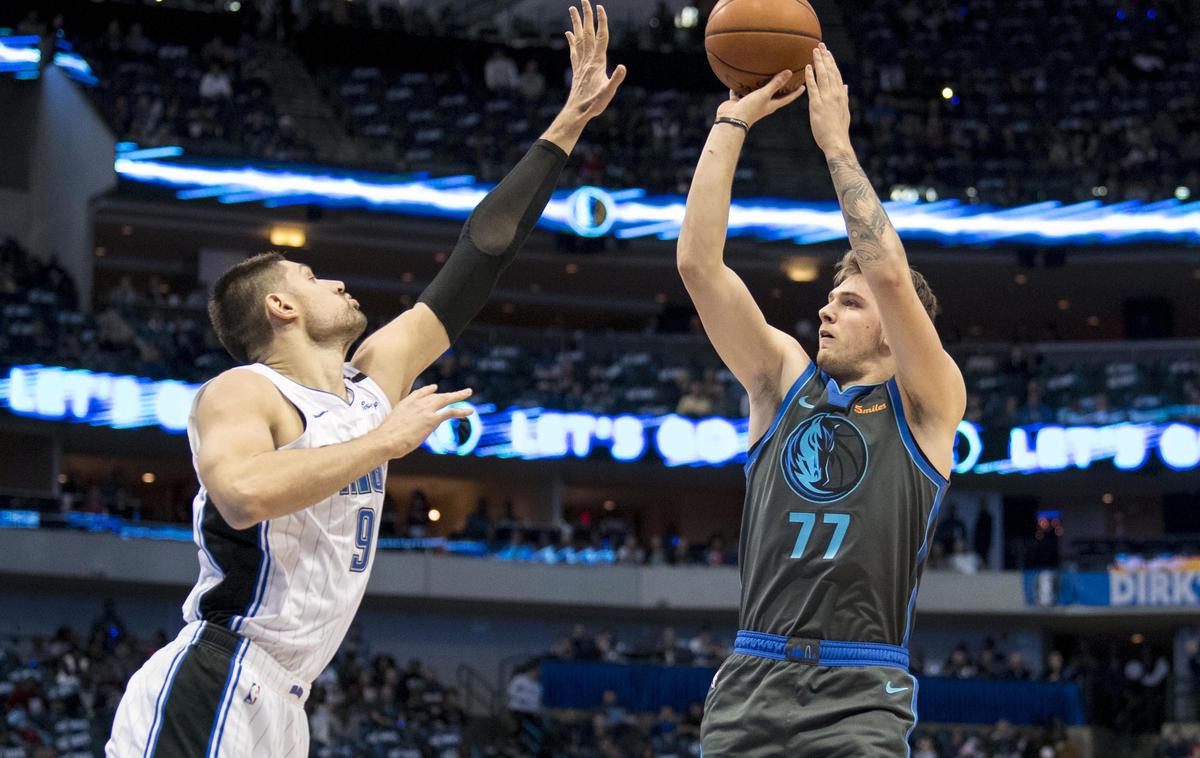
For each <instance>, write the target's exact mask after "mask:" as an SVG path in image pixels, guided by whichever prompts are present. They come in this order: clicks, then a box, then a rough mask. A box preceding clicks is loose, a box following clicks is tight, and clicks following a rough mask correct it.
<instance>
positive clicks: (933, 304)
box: [833, 250, 938, 321]
mask: <svg viewBox="0 0 1200 758" xmlns="http://www.w3.org/2000/svg"><path fill="white" fill-rule="evenodd" d="M834 271H835V272H836V273H834V275H833V286H834V287H837V286H839V285H841V283H842V282H844V281H846V280H847V279H849V278H850V277H852V276H855V275H857V274H861V273H862V265H861V264H859V262H858V253H856V252H854V251H853V250H851V251H849V252H848V253H846V254H845V255H843V256H842V259H841V260H840V261H838V262H837V265H836V266H835V267H834ZM908 272H909V273H910V274H912V283H913V289H915V290H916V291H917V297H918V298H920V300H921V305H923V306H925V312H926V313H928V314H929V320H930V321H933V320H934V318H935V317H936V316H937V309H938V299H937V295H935V294H933V289H931V288H930V286H929V282H928V281H926V280H925V277H924V276H923V275H922V274H921V272H920V271H917V270H916V269H915V268H913V267H911V266H909V268H908Z"/></svg>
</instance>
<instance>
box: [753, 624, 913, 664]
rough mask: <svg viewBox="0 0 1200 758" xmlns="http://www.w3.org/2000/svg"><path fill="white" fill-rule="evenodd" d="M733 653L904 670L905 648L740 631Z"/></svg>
mask: <svg viewBox="0 0 1200 758" xmlns="http://www.w3.org/2000/svg"><path fill="white" fill-rule="evenodd" d="M733 652H735V653H741V654H743V655H756V656H758V657H759V658H769V659H771V660H774V661H795V662H798V663H808V664H812V665H814V666H890V667H892V668H898V669H903V670H905V671H908V650H907V649H906V648H903V647H900V646H899V645H887V644H884V643H880V642H838V641H836V640H817V639H805V638H802V637H784V636H782V635H779V634H764V633H763V632H748V631H745V630H742V631H739V632H738V633H737V637H736V638H735V639H734V643H733Z"/></svg>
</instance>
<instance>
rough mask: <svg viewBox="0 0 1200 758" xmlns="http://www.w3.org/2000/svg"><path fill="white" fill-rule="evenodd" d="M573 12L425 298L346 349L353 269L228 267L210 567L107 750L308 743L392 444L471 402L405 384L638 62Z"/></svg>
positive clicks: (492, 274)
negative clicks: (568, 80) (309, 706)
mask: <svg viewBox="0 0 1200 758" xmlns="http://www.w3.org/2000/svg"><path fill="white" fill-rule="evenodd" d="M570 14H571V31H569V32H567V40H568V43H569V45H570V54H571V67H572V70H573V72H574V78H573V81H572V85H571V91H570V94H569V96H568V98H567V103H566V105H565V107H564V108H563V110H562V112H561V113H560V114H559V115H558V117H557V118H556V119H555V120H554V122H553V123H552V124H551V126H550V128H549V129H548V130H547V131H546V132H545V133H544V134H543V135H542V138H541V139H540V140H538V141H537V142H536V143H534V145H533V147H532V148H531V149H530V150H529V152H528V153H527V154H526V155H525V157H524V158H522V160H521V161H520V162H519V163H518V164H517V166H516V167H515V168H514V169H513V170H512V171H511V172H510V173H509V174H508V176H506V177H505V178H504V180H503V181H502V182H501V183H500V184H499V185H498V186H497V187H496V188H495V189H493V190H492V191H491V192H490V193H489V194H488V195H487V197H485V198H484V199H483V201H482V202H481V203H480V204H479V205H478V207H477V208H476V209H475V210H474V211H473V212H472V214H471V216H470V218H469V219H468V220H467V222H466V224H465V225H464V227H463V231H462V234H461V236H460V238H459V241H458V244H457V246H456V247H455V249H454V252H453V254H452V255H450V257H449V258H448V259H447V261H446V263H445V265H444V266H443V268H442V269H441V271H440V272H439V273H438V275H437V276H436V277H435V278H434V280H433V281H432V282H431V283H430V285H429V286H428V288H427V289H426V290H425V291H424V293H423V294H422V295H421V297H420V301H419V303H418V304H417V305H416V306H414V307H413V308H412V309H410V310H409V311H407V312H405V313H403V314H401V315H400V316H398V317H397V318H396V319H394V320H393V321H392V322H390V323H389V324H387V325H386V326H384V327H383V328H381V329H380V330H379V331H377V332H375V333H374V334H372V335H370V336H369V337H367V339H366V340H365V341H364V342H363V343H362V345H361V346H360V347H359V348H358V349H357V350H356V351H355V353H354V355H353V356H352V357H351V358H350V360H349V362H347V361H346V353H347V351H348V350H349V348H350V346H351V345H352V344H353V343H354V342H355V341H356V340H357V339H358V337H359V336H360V335H361V334H362V333H363V330H364V329H365V327H366V323H367V320H366V317H365V316H364V315H363V314H362V312H361V311H360V310H359V307H358V302H357V301H356V300H354V299H353V298H352V297H350V295H349V293H347V292H346V291H345V288H344V287H343V285H342V283H341V282H339V281H334V280H330V279H318V278H317V276H316V274H315V273H314V272H313V271H312V270H311V269H310V268H309V267H307V266H303V265H300V264H298V263H295V262H292V261H288V260H285V259H284V258H283V257H282V256H280V255H278V254H270V253H269V254H265V255H260V256H256V257H254V258H251V259H249V260H247V261H244V262H242V263H239V264H238V265H236V266H234V267H233V268H232V269H230V270H229V271H228V272H226V273H225V274H224V275H223V276H222V277H221V278H220V280H219V281H218V282H217V284H216V286H215V287H214V291H213V298H212V301H211V303H210V305H209V313H210V316H211V318H212V321H213V326H214V328H215V329H216V332H217V334H218V336H219V337H220V339H221V342H222V344H223V345H224V346H225V347H226V349H228V350H229V352H230V354H231V355H232V356H233V357H234V358H235V359H236V360H238V361H239V362H240V363H244V364H247V365H244V366H239V367H237V368H234V369H231V370H229V371H226V372H225V373H223V374H221V375H220V376H218V377H217V378H215V379H213V380H212V381H211V382H208V383H207V384H206V385H205V386H204V387H203V388H201V390H200V392H199V393H198V395H197V399H196V403H195V405H194V407H193V410H192V414H191V417H190V419H189V421H188V439H189V442H190V443H191V447H192V454H193V460H194V463H195V466H196V473H197V477H198V478H199V480H200V490H199V492H198V494H197V495H196V498H195V501H194V502H193V506H192V509H193V528H194V535H195V541H196V544H197V545H198V546H199V548H200V550H199V560H200V577H199V579H198V581H197V582H196V586H195V587H194V588H193V589H192V592H191V594H190V595H189V596H188V598H187V601H186V602H185V604H184V607H183V615H184V619H185V621H186V622H187V624H186V626H185V627H184V628H183V630H182V631H181V632H180V633H179V636H178V637H177V638H176V639H175V640H174V641H173V642H171V643H170V644H168V645H167V646H165V647H164V648H162V649H161V650H159V651H158V652H157V653H155V654H154V655H153V656H152V657H151V658H150V660H149V661H147V663H146V664H145V665H144V666H143V667H142V668H141V669H140V670H139V671H138V672H137V673H135V674H134V675H133V677H132V678H131V679H130V681H129V684H128V686H127V688H126V692H125V696H124V697H123V698H122V700H121V704H120V706H119V708H118V710H117V715H116V719H115V722H114V724H113V729H112V738H111V740H110V741H109V743H108V746H107V748H106V753H107V755H108V756H109V758H133V757H134V756H141V757H145V756H170V757H171V758H180V757H183V756H188V757H193V758H200V757H201V756H205V757H214V758H218V757H220V756H231V757H232V756H239V757H240V756H268V755H269V756H307V755H308V752H309V747H308V721H307V718H306V716H305V713H304V703H305V700H306V699H307V698H308V694H309V684H310V682H312V680H313V679H315V678H316V677H317V675H318V674H320V673H321V671H322V670H323V669H324V668H325V667H326V665H327V664H328V663H329V661H330V660H331V659H332V658H333V656H334V653H335V652H336V651H337V649H338V646H339V645H340V644H341V642H342V638H343V637H344V636H345V633H346V630H347V629H348V628H349V626H350V622H351V620H352V619H353V618H354V614H355V613H356V611H357V610H358V606H359V603H360V601H361V600H362V596H363V592H364V590H365V588H366V585H367V579H368V577H369V575H370V572H371V566H372V564H373V560H374V546H375V538H376V534H377V529H378V524H379V515H380V509H381V506H382V503H383V490H384V482H385V481H386V478H387V463H388V461H389V460H391V459H393V458H399V457H401V456H404V455H407V454H408V453H410V452H412V451H413V450H415V449H416V448H417V447H419V446H420V445H421V444H422V442H424V440H425V438H426V437H427V436H428V435H429V434H430V432H432V431H433V430H434V429H435V428H436V427H437V426H438V425H439V424H441V423H442V422H443V421H445V420H447V419H451V418H463V417H465V416H466V415H468V414H469V413H470V410H469V408H467V407H462V406H459V405H455V404H456V403H460V402H461V401H464V400H466V399H467V397H468V396H469V395H470V391H469V390H463V391H460V392H447V393H437V392H436V389H437V388H436V387H423V388H421V389H419V390H417V391H416V392H410V388H411V387H412V384H413V382H414V381H415V380H416V378H417V376H418V375H419V374H420V373H421V372H422V371H423V370H424V369H425V368H426V367H428V366H429V365H430V364H431V363H433V361H434V360H436V359H437V358H438V356H440V355H441V354H442V353H444V352H445V351H446V349H447V348H448V347H449V346H450V344H451V342H452V341H453V340H454V339H455V338H457V337H458V336H459V334H460V333H461V332H462V331H463V329H464V328H466V326H467V324H468V322H470V321H471V319H472V318H474V316H475V314H476V313H478V312H479V310H480V309H481V308H482V307H483V305H484V303H485V302H486V301H487V299H488V296H489V294H490V293H491V290H492V288H493V286H494V285H495V283H496V281H497V279H498V278H499V276H500V274H501V272H502V271H504V269H505V268H506V267H507V266H508V265H509V264H510V263H511V262H512V259H513V257H514V256H515V255H516V254H517V251H518V249H519V248H520V247H521V245H522V244H523V243H524V241H525V239H526V237H527V236H528V234H529V232H530V230H531V229H532V228H533V225H534V223H535V222H536V221H537V219H538V218H539V217H540V216H541V214H542V211H543V210H544V209H545V206H546V203H547V202H548V201H549V199H550V195H551V193H552V192H553V190H554V187H555V184H556V183H557V181H558V177H559V174H560V172H561V170H562V167H563V164H564V163H565V162H566V160H567V156H568V154H569V153H570V152H571V150H572V149H573V148H574V146H575V143H576V141H577V140H578V139H579V137H580V134H581V133H582V131H583V128H584V126H585V125H586V124H587V123H588V121H590V120H591V119H592V118H594V117H595V116H597V115H599V114H600V113H601V112H603V111H604V109H605V108H606V107H607V106H608V104H609V102H611V100H612V98H613V96H614V95H615V94H616V91H617V88H618V87H619V86H620V84H621V82H622V80H623V79H624V77H625V69H624V68H623V67H620V66H618V67H617V68H616V70H615V71H614V72H613V74H612V76H609V75H608V73H607V59H606V53H607V46H608V24H607V19H606V16H605V12H604V9H603V7H597V9H596V13H595V14H594V15H593V12H592V7H591V5H590V4H589V2H588V0H582V10H579V9H576V8H574V7H572V8H571V9H570Z"/></svg>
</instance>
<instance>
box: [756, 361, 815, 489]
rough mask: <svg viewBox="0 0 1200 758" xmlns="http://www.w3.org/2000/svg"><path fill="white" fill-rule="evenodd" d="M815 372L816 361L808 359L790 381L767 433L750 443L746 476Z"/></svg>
mask: <svg viewBox="0 0 1200 758" xmlns="http://www.w3.org/2000/svg"><path fill="white" fill-rule="evenodd" d="M816 373H817V362H816V361H809V363H808V366H806V367H805V369H804V371H802V372H800V376H798V377H796V381H795V382H793V383H792V386H791V388H790V389H789V390H788V391H787V394H786V395H784V397H783V402H782V403H780V404H779V410H778V411H776V412H775V418H774V420H772V421H771V426H770V427H768V428H767V433H766V434H764V435H763V436H762V437H761V438H759V439H758V441H756V442H755V443H754V444H753V445H751V446H750V450H749V451H748V452H747V453H746V475H747V476H749V475H750V469H751V468H752V467H753V466H754V462H755V461H756V460H758V454H759V453H760V452H762V449H763V448H764V447H766V446H767V443H768V442H769V441H770V440H771V437H773V436H774V435H775V430H776V429H778V428H779V424H780V423H781V422H782V421H783V417H784V416H785V415H787V412H788V408H790V407H791V405H792V402H793V401H794V400H795V399H796V395H798V394H800V390H801V389H803V388H804V385H806V384H808V380H810V379H812V378H813V376H814V375H815V374H816Z"/></svg>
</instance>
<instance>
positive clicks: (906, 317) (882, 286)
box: [805, 44, 966, 460]
mask: <svg viewBox="0 0 1200 758" xmlns="http://www.w3.org/2000/svg"><path fill="white" fill-rule="evenodd" d="M805 83H806V87H807V89H808V97H809V117H810V120H811V122H812V129H813V136H814V137H815V138H816V141H817V145H818V146H819V147H820V148H821V150H822V151H823V152H824V153H825V160H826V163H828V165H829V173H830V175H831V176H832V177H833V186H834V189H835V190H836V192H837V196H838V202H839V203H840V204H841V207H842V216H843V217H844V218H845V219H846V232H847V235H848V237H849V239H850V246H851V247H852V248H853V249H854V251H855V252H856V253H857V254H858V261H859V266H860V267H861V268H862V272H863V278H864V279H866V281H867V285H868V286H869V287H870V289H871V294H872V295H873V296H874V297H875V300H876V302H877V304H878V306H879V315H880V321H881V322H882V325H883V336H884V339H885V340H886V341H887V344H888V347H889V348H890V349H891V351H892V355H893V357H895V359H896V382H897V384H898V385H899V386H900V389H901V392H902V394H903V396H904V401H905V403H904V404H905V410H906V411H907V415H908V418H909V421H910V422H912V424H913V425H914V427H917V428H916V429H914V431H915V432H917V436H918V440H917V441H918V443H922V440H921V439H920V437H922V436H924V435H922V433H921V432H922V429H924V430H927V431H929V432H930V436H931V437H932V438H934V439H936V440H937V441H938V444H936V445H932V446H935V447H942V446H947V445H949V444H952V443H953V439H954V436H953V430H954V429H955V428H957V426H958V422H959V421H960V420H961V419H962V416H963V411H964V410H965V408H966V388H965V387H964V385H963V379H962V373H961V372H960V371H959V370H958V366H956V365H955V363H954V360H953V359H952V358H951V357H950V356H949V355H948V354H947V353H946V351H945V350H943V349H942V343H941V340H940V339H939V338H938V334H937V330H936V329H935V328H934V326H933V321H932V320H930V318H929V315H928V314H927V313H926V312H925V306H924V305H923V304H922V303H921V300H920V298H919V297H918V296H917V290H916V288H915V287H914V286H913V282H912V275H911V274H910V272H909V268H908V258H907V256H906V255H905V254H904V245H903V244H902V243H901V242H900V235H898V234H896V230H895V228H894V227H893V226H892V222H891V221H890V220H888V216H887V213H886V212H885V211H884V209H883V204H882V203H881V202H879V196H878V195H876V194H875V189H874V188H873V187H872V186H871V182H870V180H869V179H867V175H866V174H865V173H864V172H863V170H862V166H860V165H859V163H858V158H857V157H856V156H855V154H854V147H853V145H851V144H850V105H849V97H848V95H847V91H846V85H844V84H843V83H842V75H841V73H840V72H839V71H838V68H837V64H836V62H834V60H833V56H832V55H831V54H830V53H829V51H828V50H827V49H826V48H825V45H824V44H822V45H821V46H820V47H819V48H818V49H817V50H815V51H813V65H812V66H811V67H809V68H808V69H806V70H805ZM947 430H948V431H949V436H947V435H946V432H947ZM921 446H922V449H923V450H925V452H926V453H927V454H933V453H934V452H935V451H934V450H931V449H930V447H931V446H927V445H926V444H922V445H921ZM939 452H940V451H939ZM946 452H947V453H948V452H949V451H948V450H947V451H946ZM945 460H949V455H948V454H947V455H946V458H945Z"/></svg>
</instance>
